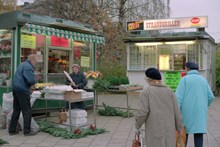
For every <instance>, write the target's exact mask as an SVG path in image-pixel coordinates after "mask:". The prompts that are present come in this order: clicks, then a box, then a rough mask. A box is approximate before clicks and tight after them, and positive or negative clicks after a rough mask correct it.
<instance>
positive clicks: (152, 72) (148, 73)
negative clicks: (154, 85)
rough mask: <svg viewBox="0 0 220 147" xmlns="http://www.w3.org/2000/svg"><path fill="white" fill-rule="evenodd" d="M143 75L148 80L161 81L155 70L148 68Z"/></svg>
mask: <svg viewBox="0 0 220 147" xmlns="http://www.w3.org/2000/svg"><path fill="white" fill-rule="evenodd" d="M145 75H146V76H147V77H148V78H151V79H154V80H161V74H160V72H159V71H158V70H157V69H156V68H148V69H147V70H146V71H145Z"/></svg>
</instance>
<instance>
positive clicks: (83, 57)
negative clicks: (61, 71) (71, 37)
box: [73, 41, 92, 72]
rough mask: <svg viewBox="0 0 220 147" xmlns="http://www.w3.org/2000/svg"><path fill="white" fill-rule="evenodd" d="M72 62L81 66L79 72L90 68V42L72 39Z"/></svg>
mask: <svg viewBox="0 0 220 147" xmlns="http://www.w3.org/2000/svg"><path fill="white" fill-rule="evenodd" d="M73 46H74V51H73V57H74V61H73V63H75V64H79V65H80V66H81V69H80V70H81V72H84V71H88V70H91V69H90V67H92V52H91V51H92V50H91V48H92V43H90V42H79V41H74V43H73Z"/></svg>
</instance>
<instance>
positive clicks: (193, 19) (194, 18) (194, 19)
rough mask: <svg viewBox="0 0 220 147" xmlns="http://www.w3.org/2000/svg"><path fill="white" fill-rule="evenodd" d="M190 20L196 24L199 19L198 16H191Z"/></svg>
mask: <svg viewBox="0 0 220 147" xmlns="http://www.w3.org/2000/svg"><path fill="white" fill-rule="evenodd" d="M191 22H192V23H193V24H197V23H199V22H200V19H199V18H198V17H193V18H192V19H191Z"/></svg>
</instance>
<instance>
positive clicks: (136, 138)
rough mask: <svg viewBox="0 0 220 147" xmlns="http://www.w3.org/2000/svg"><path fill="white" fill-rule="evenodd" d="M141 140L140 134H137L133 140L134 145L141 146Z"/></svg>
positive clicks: (133, 146)
mask: <svg viewBox="0 0 220 147" xmlns="http://www.w3.org/2000/svg"><path fill="white" fill-rule="evenodd" d="M140 146H141V142H140V134H135V136H134V140H133V142H132V147H140Z"/></svg>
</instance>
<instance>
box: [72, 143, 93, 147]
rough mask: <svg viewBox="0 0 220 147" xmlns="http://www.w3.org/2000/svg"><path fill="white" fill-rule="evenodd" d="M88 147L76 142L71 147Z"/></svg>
mask: <svg viewBox="0 0 220 147" xmlns="http://www.w3.org/2000/svg"><path fill="white" fill-rule="evenodd" d="M89 146H90V143H82V142H81V143H78V142H76V143H74V144H73V145H72V147H89Z"/></svg>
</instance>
